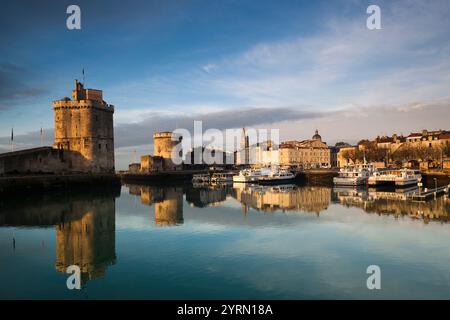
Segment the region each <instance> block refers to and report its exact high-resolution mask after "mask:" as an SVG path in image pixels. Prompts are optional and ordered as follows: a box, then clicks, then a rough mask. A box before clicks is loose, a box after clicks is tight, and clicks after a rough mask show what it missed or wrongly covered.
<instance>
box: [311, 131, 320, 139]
mask: <svg viewBox="0 0 450 320" xmlns="http://www.w3.org/2000/svg"><path fill="white" fill-rule="evenodd" d="M312 138H313V140H319V141H322V137H321V136H320V134H319V130H317V129H316V134H315V135H313V137H312Z"/></svg>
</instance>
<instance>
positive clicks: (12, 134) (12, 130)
mask: <svg viewBox="0 0 450 320" xmlns="http://www.w3.org/2000/svg"><path fill="white" fill-rule="evenodd" d="M11 152H14V128H11Z"/></svg>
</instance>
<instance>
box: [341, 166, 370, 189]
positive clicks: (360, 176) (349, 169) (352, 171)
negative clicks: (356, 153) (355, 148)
mask: <svg viewBox="0 0 450 320" xmlns="http://www.w3.org/2000/svg"><path fill="white" fill-rule="evenodd" d="M374 172H376V169H375V167H374V165H373V164H371V163H363V164H357V165H348V166H345V167H344V168H341V170H340V171H339V176H338V177H334V178H333V183H334V184H335V185H337V186H360V185H365V184H367V181H368V179H369V177H370V175H371V174H373V173H374Z"/></svg>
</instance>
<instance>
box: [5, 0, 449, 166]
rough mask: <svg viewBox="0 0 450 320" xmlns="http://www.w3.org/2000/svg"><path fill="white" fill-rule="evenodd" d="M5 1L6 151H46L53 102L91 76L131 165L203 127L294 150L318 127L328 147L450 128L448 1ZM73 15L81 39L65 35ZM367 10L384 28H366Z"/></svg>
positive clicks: (119, 150) (120, 154) (72, 33)
mask: <svg viewBox="0 0 450 320" xmlns="http://www.w3.org/2000/svg"><path fill="white" fill-rule="evenodd" d="M2 2H3V3H2V11H1V12H0V34H1V37H2V39H3V41H2V44H1V45H0V148H3V149H7V144H8V138H7V137H8V136H9V135H10V130H11V127H14V128H15V134H16V136H17V143H18V144H19V145H22V146H23V147H30V146H32V145H35V144H36V143H39V142H38V139H36V133H37V132H38V131H39V129H40V127H41V126H42V127H43V128H45V132H46V142H47V141H48V142H49V143H51V140H52V131H51V130H52V128H53V112H52V109H51V101H52V100H56V99H59V98H62V97H64V96H69V95H70V91H71V90H72V87H73V81H74V79H75V78H78V79H81V70H82V68H84V69H85V72H86V84H87V86H88V87H92V88H98V89H102V90H103V91H104V97H105V100H106V101H107V102H109V103H111V104H114V105H115V106H116V114H115V125H116V132H120V133H121V134H120V137H117V139H116V147H117V156H118V159H121V160H119V161H122V162H123V163H126V162H127V161H128V160H129V159H128V157H129V155H130V150H134V149H137V150H138V152H139V153H140V154H143V153H149V152H150V150H151V133H152V132H153V130H171V129H174V128H175V127H178V126H182V125H185V126H189V122H191V121H193V120H194V119H204V120H205V121H209V122H210V123H209V124H207V125H208V126H211V127H212V126H215V125H216V126H217V121H216V122H215V119H216V118H217V117H221V118H223V119H227V121H222V122H221V123H220V127H219V129H224V128H226V127H241V126H249V125H253V126H261V127H266V128H268V127H276V128H279V129H280V135H281V137H282V138H286V139H288V138H289V139H290V138H297V139H305V138H308V137H309V136H311V135H312V133H313V130H314V129H315V128H318V129H319V131H320V132H321V134H322V136H323V137H324V139H325V140H326V141H328V142H329V143H334V142H336V141H339V140H348V141H350V142H352V141H355V140H358V139H359V138H365V137H373V136H374V135H378V134H384V133H387V134H392V133H394V132H397V133H401V132H403V133H408V132H410V131H414V130H420V129H422V128H429V129H439V128H444V127H445V125H446V123H447V122H448V119H449V115H450V111H449V110H450V108H449V83H450V81H449V80H450V59H449V58H450V33H449V32H448V31H449V30H450V22H449V20H448V16H449V14H450V2H448V1H445V0H443V1H439V0H436V1H432V2H428V1H370V2H369V1H357V0H352V1H348V0H346V1H299V0H296V1H256V0H254V1H242V0H241V1H224V0H222V1H128V2H127V3H126V5H124V2H123V1H107V2H106V1H77V2H72V1H70V2H69V1H39V2H36V1H8V2H5V1H2ZM70 4H78V5H79V6H80V8H81V15H82V25H81V26H82V29H81V30H73V31H71V30H68V29H67V28H66V18H67V14H66V13H65V11H66V8H67V6H68V5H70ZM369 4H377V5H379V6H380V8H381V18H382V29H381V30H374V31H370V30H368V29H367V28H366V19H367V17H368V15H367V14H366V8H367V6H368V5H369ZM251 109H255V112H253V113H252V112H242V110H251ZM261 110H262V112H261ZM293 112H294V115H293ZM305 114H307V115H308V116H305ZM446 129H448V128H446ZM124 135H127V136H128V137H127V139H125V138H123V137H124ZM2 137H3V138H2ZM121 157H122V158H121Z"/></svg>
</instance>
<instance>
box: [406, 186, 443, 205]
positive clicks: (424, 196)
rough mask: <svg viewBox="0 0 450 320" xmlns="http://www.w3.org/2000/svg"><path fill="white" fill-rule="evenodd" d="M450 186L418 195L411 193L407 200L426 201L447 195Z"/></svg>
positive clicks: (428, 190) (421, 192)
mask: <svg viewBox="0 0 450 320" xmlns="http://www.w3.org/2000/svg"><path fill="white" fill-rule="evenodd" d="M449 189H450V186H443V187H439V188H433V189H431V190H430V189H427V190H426V191H419V192H418V193H415V192H414V193H411V194H410V195H409V198H410V199H411V200H415V201H426V200H429V199H431V198H436V197H437V196H442V195H445V194H447V196H448V195H449Z"/></svg>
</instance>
